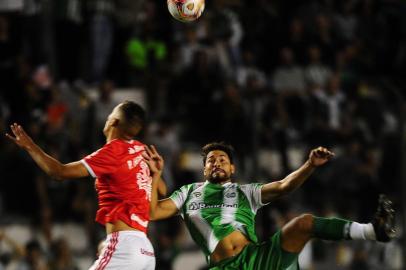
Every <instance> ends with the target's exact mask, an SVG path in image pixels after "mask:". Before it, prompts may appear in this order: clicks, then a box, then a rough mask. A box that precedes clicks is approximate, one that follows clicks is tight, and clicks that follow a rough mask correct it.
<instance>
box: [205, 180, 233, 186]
mask: <svg viewBox="0 0 406 270" xmlns="http://www.w3.org/2000/svg"><path fill="white" fill-rule="evenodd" d="M209 183H211V184H215V185H221V186H222V185H224V184H226V183H231V179H230V178H228V179H226V180H224V181H220V182H213V181H210V180H209Z"/></svg>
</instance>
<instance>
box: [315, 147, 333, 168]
mask: <svg viewBox="0 0 406 270" xmlns="http://www.w3.org/2000/svg"><path fill="white" fill-rule="evenodd" d="M334 155H335V154H334V153H333V152H331V151H329V150H328V149H327V148H324V147H321V146H320V147H318V148H316V149H313V150H312V151H310V154H309V162H310V164H311V165H313V166H315V167H318V166H321V165H323V164H324V163H326V162H327V161H329V160H330V159H331V158H332V157H334Z"/></svg>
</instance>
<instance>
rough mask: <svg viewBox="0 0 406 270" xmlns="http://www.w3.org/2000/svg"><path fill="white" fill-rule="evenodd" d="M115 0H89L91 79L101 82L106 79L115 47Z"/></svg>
mask: <svg viewBox="0 0 406 270" xmlns="http://www.w3.org/2000/svg"><path fill="white" fill-rule="evenodd" d="M114 8H115V5H114V1H113V0H89V1H87V12H88V16H89V17H90V18H89V21H90V23H89V24H90V26H89V27H90V35H89V36H90V40H91V42H90V43H91V46H90V52H91V80H92V82H94V83H99V82H101V81H102V80H103V79H105V76H106V71H107V66H108V64H109V61H110V55H111V52H112V47H113V36H114V25H113V19H114Z"/></svg>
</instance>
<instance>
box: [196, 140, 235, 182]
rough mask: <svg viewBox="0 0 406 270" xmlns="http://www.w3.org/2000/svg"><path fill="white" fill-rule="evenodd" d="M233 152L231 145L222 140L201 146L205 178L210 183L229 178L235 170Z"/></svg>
mask: <svg viewBox="0 0 406 270" xmlns="http://www.w3.org/2000/svg"><path fill="white" fill-rule="evenodd" d="M233 153H234V149H233V147H232V146H231V145H228V144H225V143H223V142H213V143H209V144H206V145H205V146H204V147H203V148H202V156H203V165H204V171H203V174H204V177H205V179H206V180H208V181H210V182H212V183H220V182H225V181H228V180H230V178H231V175H232V174H234V172H235V167H234V163H233Z"/></svg>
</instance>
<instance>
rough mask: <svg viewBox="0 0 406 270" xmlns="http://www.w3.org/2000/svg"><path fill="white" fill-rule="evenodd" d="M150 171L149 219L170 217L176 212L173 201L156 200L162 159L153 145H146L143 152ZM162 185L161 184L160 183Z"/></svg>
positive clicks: (167, 199) (162, 163)
mask: <svg viewBox="0 0 406 270" xmlns="http://www.w3.org/2000/svg"><path fill="white" fill-rule="evenodd" d="M143 156H144V158H145V161H146V162H147V164H148V166H149V169H150V171H151V177H152V193H151V205H150V211H149V215H150V220H160V219H165V218H169V217H172V216H174V215H176V214H177V213H178V208H177V207H176V205H175V203H174V202H173V201H172V200H171V199H169V198H166V199H163V200H159V201H158V188H159V185H160V183H162V182H163V181H162V179H161V175H162V170H163V167H164V160H163V158H162V157H161V156H160V155H159V153H158V152H157V151H156V149H155V147H154V146H151V147H146V153H144V154H143ZM161 185H162V184H161Z"/></svg>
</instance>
